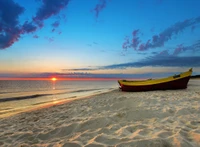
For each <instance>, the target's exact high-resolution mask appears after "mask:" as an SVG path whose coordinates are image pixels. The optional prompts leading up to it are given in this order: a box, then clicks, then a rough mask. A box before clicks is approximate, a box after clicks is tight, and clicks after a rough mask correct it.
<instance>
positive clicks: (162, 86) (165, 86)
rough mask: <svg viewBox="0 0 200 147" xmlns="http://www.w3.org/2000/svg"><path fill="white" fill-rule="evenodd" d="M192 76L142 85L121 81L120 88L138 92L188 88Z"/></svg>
mask: <svg viewBox="0 0 200 147" xmlns="http://www.w3.org/2000/svg"><path fill="white" fill-rule="evenodd" d="M189 79H190V76H188V77H184V78H181V79H177V80H173V81H169V82H164V83H158V84H152V85H141V86H138V85H137V86H133V85H124V84H122V83H120V82H119V84H120V86H121V87H120V89H121V90H122V91H129V92H137V91H152V90H176V89H186V88H187V84H188V81H189Z"/></svg>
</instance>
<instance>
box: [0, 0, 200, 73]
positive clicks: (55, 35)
mask: <svg viewBox="0 0 200 147" xmlns="http://www.w3.org/2000/svg"><path fill="white" fill-rule="evenodd" d="M199 5H200V1H199V0H193V1H191V0H182V1H180V0H149V1H146V0H84V1H83V0H48V1H47V0H29V1H27V0H0V20H1V21H0V67H1V68H0V77H8V76H14V77H16V76H25V75H26V76H27V75H29V76H31V75H34V76H41V75H44V73H46V74H45V75H51V74H57V75H60V74H62V75H64V76H68V75H69V74H70V75H71V74H74V75H80V76H83V74H84V76H85V75H86V76H87V75H90V76H94V77H95V76H98V77H100V76H106V77H108V76H109V77H117V76H119V77H120V76H121V75H123V77H130V75H129V74H131V75H133V76H134V75H137V74H140V75H143V76H144V75H146V76H147V75H149V73H157V74H159V73H171V72H181V71H184V70H187V69H188V68H190V67H193V68H194V71H195V73H196V74H199V73H200V68H199V67H200V11H199V7H198V6H199ZM11 9H12V11H10V10H11ZM156 76H157V75H156Z"/></svg>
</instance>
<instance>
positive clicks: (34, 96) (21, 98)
mask: <svg viewBox="0 0 200 147" xmlns="http://www.w3.org/2000/svg"><path fill="white" fill-rule="evenodd" d="M103 89H104V88H99V89H80V90H72V91H65V92H58V93H50V94H32V95H26V96H17V97H6V98H0V103H1V102H8V101H18V100H25V99H34V98H38V97H43V96H50V95H61V94H67V93H81V92H89V91H97V90H98V91H101V90H103Z"/></svg>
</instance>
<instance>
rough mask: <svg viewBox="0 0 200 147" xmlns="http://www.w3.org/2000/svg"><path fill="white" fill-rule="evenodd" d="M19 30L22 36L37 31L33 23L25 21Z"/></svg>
mask: <svg viewBox="0 0 200 147" xmlns="http://www.w3.org/2000/svg"><path fill="white" fill-rule="evenodd" d="M21 29H22V32H23V34H25V33H32V32H35V31H36V30H37V27H36V26H35V25H34V24H33V23H31V22H28V21H26V22H25V23H24V24H23V26H22V28H21Z"/></svg>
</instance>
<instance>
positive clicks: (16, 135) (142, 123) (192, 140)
mask: <svg viewBox="0 0 200 147" xmlns="http://www.w3.org/2000/svg"><path fill="white" fill-rule="evenodd" d="M199 90H200V82H199V81H192V82H190V85H189V86H188V89H184V90H166V91H150V92H121V91H119V90H117V89H116V90H113V91H110V92H106V93H101V94H98V95H93V96H89V97H88V98H83V99H79V100H75V101H73V102H69V103H64V104H61V105H55V106H52V107H48V108H45V109H38V110H35V111H30V112H25V113H21V114H17V115H15V116H11V117H9V118H4V119H0V127H1V128H2V131H1V132H0V136H1V137H0V145H2V146H9V145H12V146H20V145H22V146H23V145H24V146H31V145H33V146H84V147H91V146H94V147H99V146H116V147H122V146H139V147H140V146H141V147H142V146H160V147H173V146H174V147H181V146H189V147H190V146H191V147H196V146H200V92H199Z"/></svg>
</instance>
